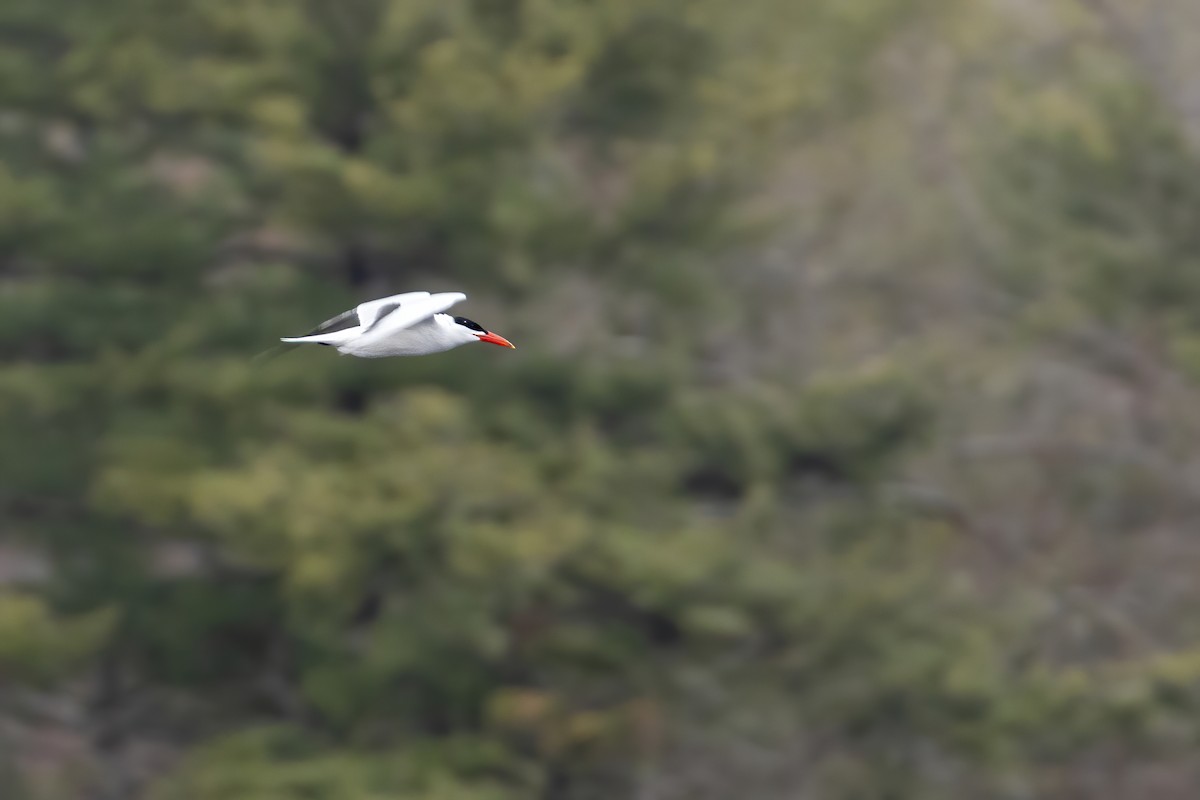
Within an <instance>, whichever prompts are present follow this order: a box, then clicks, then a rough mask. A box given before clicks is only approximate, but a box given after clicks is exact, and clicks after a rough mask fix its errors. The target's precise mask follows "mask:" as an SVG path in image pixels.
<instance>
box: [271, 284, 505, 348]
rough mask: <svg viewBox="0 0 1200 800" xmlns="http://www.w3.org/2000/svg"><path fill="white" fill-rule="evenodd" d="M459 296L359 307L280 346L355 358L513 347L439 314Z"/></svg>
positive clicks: (408, 296)
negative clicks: (311, 347) (317, 347)
mask: <svg viewBox="0 0 1200 800" xmlns="http://www.w3.org/2000/svg"><path fill="white" fill-rule="evenodd" d="M466 299H467V296H466V295H465V294H462V293H461V292H441V293H438V294H430V293H429V292H406V293H405V294H394V295H392V296H391V297H382V298H380V299H378V300H369V301H367V302H365V303H359V304H358V305H357V306H355V307H354V308H352V309H350V310H349V311H344V312H342V313H341V314H338V315H337V316H336V317H333V318H331V319H327V320H325V321H324V322H322V323H321V324H320V325H318V326H317V327H315V328H313V329H312V330H311V331H309V332H308V333H306V334H304V335H303V336H293V337H287V338H281V339H280V340H279V341H281V342H284V343H286V344H323V345H327V346H330V347H336V348H337V350H338V352H339V353H343V354H345V355H348V356H358V357H359V358H386V357H388V356H422V355H427V354H429V353H441V352H444V351H446V350H453V349H454V348H455V347H459V346H461V345H464V344H470V343H471V342H487V343H488V344H495V345H500V346H501V347H511V348H514V349H515V348H516V345H514V344H513V343H512V342H510V341H508V339H505V338H504V337H503V336H501V335H500V334H498V333H492V332H491V331H489V330H487V329H485V328H484V327H483V326H482V325H480V324H479V323H477V322H473V321H471V320H469V319H467V318H466V317H453V316H451V315H449V314H446V313H443V312H445V311H446V309H448V308H450V307H451V306H453V305H454V304H455V303H460V302H462V301H463V300H466Z"/></svg>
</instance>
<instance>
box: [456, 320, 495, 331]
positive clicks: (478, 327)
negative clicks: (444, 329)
mask: <svg viewBox="0 0 1200 800" xmlns="http://www.w3.org/2000/svg"><path fill="white" fill-rule="evenodd" d="M454 321H455V322H456V323H458V324H459V325H462V326H463V327H464V328H470V329H471V330H473V331H479V332H480V333H487V331H486V330H484V329H483V326H481V325H480V324H479V323H478V322H475V321H473V320H469V319H467V318H466V317H455V318H454Z"/></svg>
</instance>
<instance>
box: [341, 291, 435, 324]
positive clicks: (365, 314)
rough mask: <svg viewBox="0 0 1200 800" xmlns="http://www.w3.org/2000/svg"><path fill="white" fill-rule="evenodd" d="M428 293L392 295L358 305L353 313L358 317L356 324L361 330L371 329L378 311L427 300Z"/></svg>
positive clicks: (377, 316) (378, 314)
mask: <svg viewBox="0 0 1200 800" xmlns="http://www.w3.org/2000/svg"><path fill="white" fill-rule="evenodd" d="M428 297H429V292H405V293H404V294H394V295H392V296H391V297H381V298H379V299H378V300H368V301H367V302H365V303H359V304H358V305H357V306H356V307H355V309H354V311H355V313H356V314H357V316H358V324H359V325H361V326H362V329H363V330H366V329H367V328H369V327H371V325H372V324H374V323H375V321H376V319H378V318H379V316H380V313H379V312H380V311H381V310H383V309H384V308H385V307H388V306H390V308H388V309H387V311H391V310H393V309H394V308H395V307H396V306H408V305H409V304H410V303H414V302H417V301H419V300H423V299H427V298H428Z"/></svg>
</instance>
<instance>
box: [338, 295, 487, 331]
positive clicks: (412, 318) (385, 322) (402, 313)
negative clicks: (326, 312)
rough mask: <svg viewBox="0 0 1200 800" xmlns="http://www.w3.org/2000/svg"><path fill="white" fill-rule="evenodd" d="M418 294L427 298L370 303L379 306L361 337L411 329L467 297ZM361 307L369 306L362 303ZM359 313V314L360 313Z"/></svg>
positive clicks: (397, 296) (394, 299)
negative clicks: (378, 304)
mask: <svg viewBox="0 0 1200 800" xmlns="http://www.w3.org/2000/svg"><path fill="white" fill-rule="evenodd" d="M420 294H425V295H427V296H426V297H413V298H412V299H411V300H401V301H397V300H396V298H403V297H408V295H396V296H395V297H388V298H384V299H383V300H373V301H371V302H372V303H380V304H381V305H380V306H379V307H378V308H376V309H374V312H375V316H374V317H373V321H372V323H371V324H370V325H367V324H364V325H363V328H362V333H363V335H366V334H368V333H370V334H376V335H379V336H387V335H389V334H392V333H395V332H396V331H399V330H403V329H405V328H411V327H412V326H413V325H415V324H417V323H418V322H421V321H422V320H426V319H429V318H430V317H432V316H433V315H434V314H438V313H441V312H442V311H445V310H446V309H447V308H450V306H452V305H454V304H455V303H461V302H462V301H463V300H466V299H467V296H466V295H465V294H463V293H462V292H441V293H439V294H428V293H427V292H421V293H420ZM363 305H369V304H368V303H363ZM359 308H360V309H361V308H362V306H359ZM359 313H360V314H361V313H362V312H359Z"/></svg>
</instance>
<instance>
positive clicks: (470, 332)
mask: <svg viewBox="0 0 1200 800" xmlns="http://www.w3.org/2000/svg"><path fill="white" fill-rule="evenodd" d="M450 327H451V328H452V329H453V330H454V331H455V332H456V333H458V334H460V335H461V336H463V337H464V339H463V342H464V344H465V343H466V342H470V341H478V342H487V343H488V344H497V345H500V346H501V347H511V348H513V349H514V350H515V349H516V347H517V346H516V345H515V344H513V343H512V342H510V341H509V340H508V339H505V338H504V337H503V336H501V335H500V334H498V333H492V332H491V331H489V330H487V329H486V328H484V327H483V326H482V325H480V324H479V323H478V322H475V321H474V320H469V319H467V318H466V317H451V318H450ZM466 337H469V338H466Z"/></svg>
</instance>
